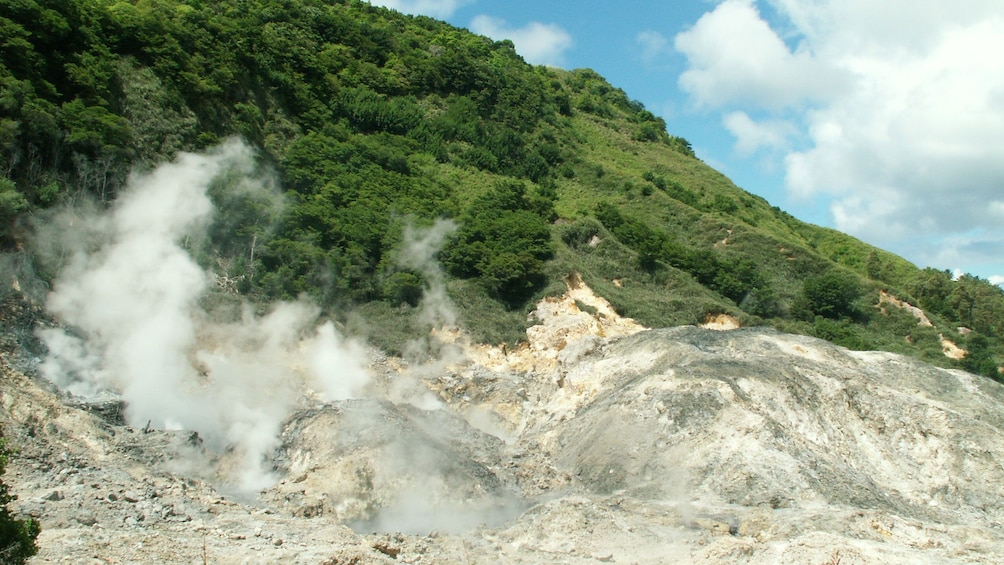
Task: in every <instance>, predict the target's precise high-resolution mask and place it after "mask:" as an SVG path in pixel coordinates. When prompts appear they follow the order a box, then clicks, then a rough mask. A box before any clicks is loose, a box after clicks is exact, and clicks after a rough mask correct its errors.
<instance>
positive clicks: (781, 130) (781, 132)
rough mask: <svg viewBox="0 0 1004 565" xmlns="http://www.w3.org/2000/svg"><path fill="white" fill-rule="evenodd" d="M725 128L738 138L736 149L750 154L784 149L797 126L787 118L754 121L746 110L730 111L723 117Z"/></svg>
mask: <svg viewBox="0 0 1004 565" xmlns="http://www.w3.org/2000/svg"><path fill="white" fill-rule="evenodd" d="M722 123H723V124H724V125H725V129H727V130H729V133H731V134H732V135H733V136H735V138H736V150H738V151H739V152H740V153H742V154H744V155H750V154H752V153H754V152H756V151H757V150H759V149H782V148H784V147H785V146H787V144H788V138H790V137H791V136H793V135H794V134H795V133H796V128H795V126H794V125H793V124H792V123H791V122H788V121H785V120H761V121H759V122H757V121H754V120H753V119H752V118H750V117H749V114H747V113H746V112H742V111H738V112H730V113H728V114H725V116H724V117H723V118H722Z"/></svg>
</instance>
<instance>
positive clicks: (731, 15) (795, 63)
mask: <svg viewBox="0 0 1004 565" xmlns="http://www.w3.org/2000/svg"><path fill="white" fill-rule="evenodd" d="M675 46H676V49H677V50H678V51H680V52H682V53H683V54H684V55H686V56H687V60H688V62H689V67H690V68H688V69H687V70H686V71H685V72H684V73H683V74H682V75H680V87H681V88H683V90H685V91H686V92H688V93H689V94H690V95H691V97H692V98H693V100H694V102H695V103H696V104H697V105H698V106H701V107H717V106H722V105H726V104H729V103H733V102H743V101H751V102H753V103H755V104H756V105H758V106H761V107H767V108H780V107H784V106H787V105H791V104H795V103H798V102H801V101H803V100H816V99H825V98H828V97H829V96H831V95H833V94H834V93H835V92H836V91H838V90H839V89H840V88H841V83H842V82H843V79H844V77H843V76H842V74H841V73H839V72H838V71H837V70H836V69H833V68H830V67H829V66H828V65H826V64H823V63H821V62H820V61H819V60H818V59H816V58H815V57H814V56H813V55H812V53H810V52H809V51H807V50H805V49H798V50H796V51H795V52H792V51H791V50H790V49H789V48H788V46H787V45H785V43H784V41H782V39H781V38H780V37H779V36H778V34H777V33H776V32H775V31H774V30H772V29H771V28H770V26H769V25H767V22H765V21H763V19H761V17H760V14H759V12H757V10H756V8H755V7H754V6H753V4H752V2H751V1H748V0H727V1H726V2H723V3H722V4H719V5H718V7H717V8H715V9H714V10H713V11H711V12H709V13H707V14H705V15H704V16H702V17H701V19H700V20H698V21H697V23H696V24H695V25H694V27H692V28H691V29H689V30H687V31H684V32H682V33H680V34H678V35H677V36H676V40H675Z"/></svg>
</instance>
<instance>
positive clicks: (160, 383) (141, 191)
mask: <svg viewBox="0 0 1004 565" xmlns="http://www.w3.org/2000/svg"><path fill="white" fill-rule="evenodd" d="M235 175H236V176H238V177H239V178H241V179H244V180H243V181H241V185H242V189H248V188H249V187H250V188H251V189H257V190H265V188H267V187H266V184H267V183H265V182H264V180H261V181H253V180H247V179H254V178H255V176H254V163H253V155H252V152H251V150H250V149H248V148H247V147H246V146H245V145H244V144H242V143H240V142H238V141H231V142H228V143H226V144H224V145H222V146H221V147H218V148H216V149H215V150H212V151H210V152H208V153H206V154H182V155H180V156H179V158H178V159H177V160H176V161H175V162H174V163H171V164H167V165H163V166H161V167H159V168H157V169H156V170H154V171H152V172H151V173H149V174H145V175H134V176H133V177H132V178H131V179H130V181H129V183H128V187H127V188H126V189H125V190H124V191H123V193H122V195H121V196H120V197H119V199H118V200H117V201H116V202H115V204H114V206H113V207H112V208H111V209H110V210H108V211H107V212H101V213H92V214H89V215H87V216H85V217H82V218H81V217H79V215H78V216H77V217H76V218H75V220H74V221H73V222H72V223H70V222H66V223H64V224H63V225H61V226H60V229H62V230H63V231H64V233H67V234H69V237H64V238H63V241H64V246H65V244H66V243H67V242H77V243H81V244H83V245H80V246H78V248H76V249H74V250H72V252H71V254H70V257H69V259H68V260H67V261H66V262H65V265H64V266H63V268H62V269H61V271H60V272H59V274H58V277H57V280H56V282H55V284H54V286H53V291H52V292H51V293H50V295H49V297H48V300H47V305H48V308H49V310H50V311H51V312H52V313H53V314H55V315H57V316H58V317H60V318H61V319H62V321H63V322H64V323H65V324H67V325H68V326H70V327H71V328H73V330H72V331H71V332H68V331H64V330H45V331H42V332H40V333H41V337H42V338H43V340H44V342H45V343H46V345H47V347H48V349H49V355H48V357H47V358H46V359H45V361H44V362H43V363H42V365H41V371H42V373H43V375H45V376H46V377H47V378H48V379H50V380H52V381H53V382H54V383H56V384H58V385H60V386H61V387H63V388H65V389H67V390H68V391H70V392H72V393H74V394H76V395H79V396H84V397H94V396H95V395H98V394H101V393H103V392H112V393H117V394H120V395H121V397H122V399H123V400H124V401H125V403H126V418H127V420H128V422H129V423H130V424H131V425H133V426H145V425H147V424H148V423H149V424H150V425H152V426H154V427H157V428H163V429H190V430H196V431H198V432H199V434H200V435H201V437H202V438H203V439H204V440H205V442H206V444H207V445H208V446H209V447H211V448H213V449H215V450H216V451H218V452H220V451H222V450H224V449H228V448H233V449H235V450H236V451H237V452H239V453H240V454H242V461H243V464H242V467H241V469H240V471H239V476H237V477H235V479H236V480H237V482H238V485H237V486H240V487H242V488H245V489H257V488H260V487H263V486H266V485H267V484H269V483H270V482H271V481H273V480H274V478H273V477H271V476H269V474H268V472H266V470H265V469H264V468H263V466H262V462H263V458H264V457H265V456H266V455H267V454H269V453H270V452H271V450H273V449H274V448H275V447H276V445H277V444H278V433H279V431H280V426H281V423H282V421H283V419H284V418H285V417H286V416H287V415H288V414H289V412H290V410H291V409H292V407H293V405H294V404H295V402H296V401H297V399H298V398H300V397H301V396H302V395H305V394H311V391H316V393H315V394H316V395H317V396H320V398H321V399H322V400H339V399H345V398H351V397H353V396H354V395H356V394H358V393H359V392H360V390H361V389H362V387H363V386H364V385H365V384H366V382H367V379H368V377H367V373H366V370H365V369H364V367H365V362H366V357H365V355H364V352H363V351H362V349H361V347H359V346H357V345H354V344H352V343H350V342H347V341H346V340H345V339H343V338H342V337H341V336H340V335H339V334H338V332H337V331H336V329H335V327H334V325H333V324H331V322H325V323H322V324H320V325H319V326H317V323H318V319H317V318H318V313H319V312H318V309H317V307H316V306H314V305H312V304H309V303H307V302H305V301H300V302H296V303H281V304H277V305H274V306H273V307H272V308H271V309H270V311H269V313H268V314H266V315H264V316H257V315H255V314H254V313H253V312H252V310H251V308H250V307H245V309H244V312H243V314H242V315H240V316H238V318H239V319H237V320H236V321H227V322H223V321H220V319H219V316H215V315H213V313H212V312H210V311H207V310H206V308H204V307H203V306H202V302H203V299H204V298H205V296H206V294H207V292H208V290H209V289H210V283H211V282H212V280H213V275H212V273H210V272H207V271H206V270H205V269H203V268H202V267H200V266H199V265H198V264H197V263H196V261H195V260H194V259H193V257H192V256H191V253H190V252H189V250H188V249H187V247H186V242H192V241H199V240H200V239H201V238H202V237H204V235H205V233H206V230H207V228H208V227H209V226H210V223H211V221H212V220H213V214H214V206H213V202H212V200H211V199H210V197H209V195H208V190H209V188H210V186H211V185H212V184H213V183H214V182H219V179H220V178H221V177H227V176H231V177H232V176H235ZM64 253H65V251H64Z"/></svg>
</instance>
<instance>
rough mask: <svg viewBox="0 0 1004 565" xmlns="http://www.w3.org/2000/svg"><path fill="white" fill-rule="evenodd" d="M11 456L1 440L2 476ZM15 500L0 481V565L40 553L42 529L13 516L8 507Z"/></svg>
mask: <svg viewBox="0 0 1004 565" xmlns="http://www.w3.org/2000/svg"><path fill="white" fill-rule="evenodd" d="M10 455H11V453H10V451H9V450H8V449H7V447H6V440H4V439H3V438H0V476H2V475H3V473H4V470H5V469H6V468H7V462H8V461H9V458H10ZM13 500H14V496H13V495H12V494H10V491H9V489H8V487H7V484H6V483H4V482H3V481H0V563H10V564H11V565H16V564H20V563H24V562H26V561H27V560H28V558H29V557H31V556H33V555H35V554H36V553H38V546H37V545H35V538H37V537H38V534H39V532H40V531H41V528H40V527H39V525H38V522H36V521H34V520H31V519H27V520H21V519H18V518H15V517H14V516H13V515H11V513H10V509H9V508H7V505H8V504H10V503H11V502H12V501H13Z"/></svg>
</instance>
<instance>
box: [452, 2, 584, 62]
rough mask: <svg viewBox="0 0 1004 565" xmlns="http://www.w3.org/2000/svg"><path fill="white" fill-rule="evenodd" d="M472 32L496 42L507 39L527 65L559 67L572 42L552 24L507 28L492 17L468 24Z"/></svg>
mask: <svg viewBox="0 0 1004 565" xmlns="http://www.w3.org/2000/svg"><path fill="white" fill-rule="evenodd" d="M471 31H473V32H474V33H478V34H481V35H486V36H488V37H491V38H492V39H495V40H502V39H510V40H512V42H513V45H515V46H516V52H517V53H519V54H520V55H521V56H522V57H523V58H524V59H526V61H527V62H528V63H532V64H534V65H551V66H555V67H560V66H561V65H562V64H564V54H565V51H567V50H568V49H570V48H571V47H572V45H573V44H574V42H573V41H572V36H571V35H569V33H568V32H567V31H565V30H564V29H562V28H561V27H559V26H557V25H555V24H544V23H540V22H530V23H528V24H526V25H525V26H523V27H520V28H514V27H509V24H508V23H507V22H506V21H505V20H501V19H498V18H493V17H491V16H485V15H481V16H477V17H476V18H474V20H472V21H471Z"/></svg>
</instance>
